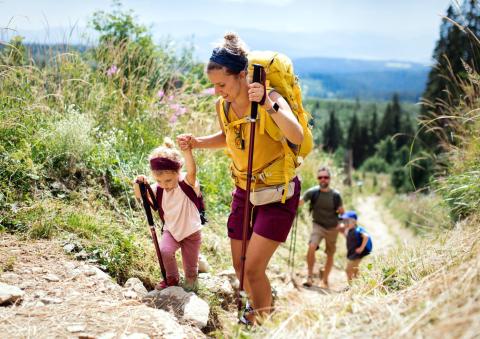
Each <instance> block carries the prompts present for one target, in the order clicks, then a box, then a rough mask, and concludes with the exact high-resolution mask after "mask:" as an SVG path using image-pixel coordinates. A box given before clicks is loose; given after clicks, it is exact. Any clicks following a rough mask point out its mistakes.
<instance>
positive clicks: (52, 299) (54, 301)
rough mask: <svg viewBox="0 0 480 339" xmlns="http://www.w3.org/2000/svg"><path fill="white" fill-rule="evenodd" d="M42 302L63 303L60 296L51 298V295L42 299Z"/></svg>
mask: <svg viewBox="0 0 480 339" xmlns="http://www.w3.org/2000/svg"><path fill="white" fill-rule="evenodd" d="M40 301H41V302H43V303H44V304H47V305H48V304H61V303H62V302H63V300H62V299H60V298H50V297H44V298H41V299H40Z"/></svg>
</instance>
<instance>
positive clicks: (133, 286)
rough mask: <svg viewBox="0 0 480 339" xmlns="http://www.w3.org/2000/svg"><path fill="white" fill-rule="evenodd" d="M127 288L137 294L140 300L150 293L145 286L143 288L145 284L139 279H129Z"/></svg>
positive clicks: (126, 284)
mask: <svg viewBox="0 0 480 339" xmlns="http://www.w3.org/2000/svg"><path fill="white" fill-rule="evenodd" d="M125 288H127V289H128V290H129V291H133V292H135V293H136V294H137V295H138V296H139V297H140V298H143V297H144V296H146V295H147V293H148V291H147V289H146V288H145V286H143V283H142V282H141V281H140V279H138V278H130V279H128V280H127V282H126V283H125Z"/></svg>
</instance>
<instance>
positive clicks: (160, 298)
mask: <svg viewBox="0 0 480 339" xmlns="http://www.w3.org/2000/svg"><path fill="white" fill-rule="evenodd" d="M143 301H144V302H147V303H149V304H153V305H154V306H155V307H156V308H160V309H162V310H165V311H171V312H173V313H174V314H175V315H176V316H177V317H178V318H179V319H181V320H183V321H185V322H188V323H193V324H194V325H195V326H197V327H198V328H200V329H202V328H204V327H205V326H207V322H208V315H209V313H210V307H209V306H208V304H207V303H206V302H205V301H204V300H202V299H200V298H199V297H198V296H197V295H196V294H194V293H192V292H190V293H187V292H185V291H184V290H183V288H181V287H178V286H171V287H168V288H166V289H164V290H161V291H151V292H149V293H148V294H147V296H146V297H145V298H143Z"/></svg>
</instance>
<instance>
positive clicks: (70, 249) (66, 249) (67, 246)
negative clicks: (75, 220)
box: [63, 243, 76, 253]
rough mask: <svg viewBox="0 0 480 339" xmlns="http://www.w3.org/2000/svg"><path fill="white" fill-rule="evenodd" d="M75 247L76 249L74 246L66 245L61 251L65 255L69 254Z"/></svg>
mask: <svg viewBox="0 0 480 339" xmlns="http://www.w3.org/2000/svg"><path fill="white" fill-rule="evenodd" d="M75 247H76V246H75V244H72V243H68V244H65V245H64V246H63V250H64V251H65V252H67V253H71V252H73V251H74V250H75Z"/></svg>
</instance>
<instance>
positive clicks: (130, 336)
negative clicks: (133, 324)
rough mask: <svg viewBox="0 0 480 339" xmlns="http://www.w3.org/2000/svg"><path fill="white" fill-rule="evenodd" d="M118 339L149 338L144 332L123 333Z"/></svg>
mask: <svg viewBox="0 0 480 339" xmlns="http://www.w3.org/2000/svg"><path fill="white" fill-rule="evenodd" d="M120 339H150V337H149V336H148V335H146V334H145V333H132V334H123V335H122V336H121V337H120Z"/></svg>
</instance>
